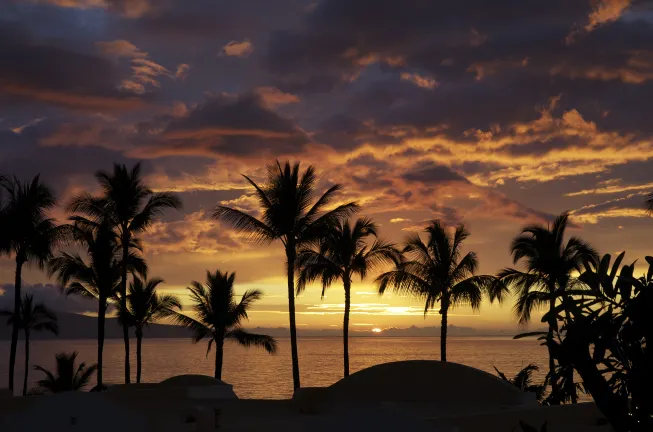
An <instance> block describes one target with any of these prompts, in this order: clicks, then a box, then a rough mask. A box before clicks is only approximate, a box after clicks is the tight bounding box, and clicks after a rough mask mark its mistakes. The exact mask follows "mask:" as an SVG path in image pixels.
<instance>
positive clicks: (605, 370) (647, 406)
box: [547, 253, 653, 432]
mask: <svg viewBox="0 0 653 432" xmlns="http://www.w3.org/2000/svg"><path fill="white" fill-rule="evenodd" d="M623 258H624V253H621V254H620V255H619V256H618V257H617V259H616V260H615V262H614V263H612V264H611V256H610V255H604V256H603V258H602V259H601V261H600V262H599V263H598V264H597V263H596V262H592V261H587V262H586V263H585V265H584V267H585V268H584V271H583V273H582V274H581V275H580V278H579V279H580V280H581V281H582V282H583V283H584V284H585V286H586V289H585V290H584V291H580V292H578V293H577V294H576V295H574V296H567V297H565V298H564V299H563V301H562V302H561V304H560V305H558V306H557V307H556V309H555V310H554V311H553V313H554V314H556V315H558V319H559V320H560V321H561V329H560V337H559V338H558V339H554V340H551V341H547V343H548V344H549V345H550V351H551V352H552V353H553V354H554V356H555V358H556V359H557V360H558V362H559V363H560V365H561V366H563V367H571V368H573V369H574V370H575V371H576V372H578V374H579V375H580V377H581V378H582V379H583V386H584V388H585V389H586V390H587V392H588V393H590V394H591V395H592V398H593V399H594V402H595V403H596V405H597V407H598V408H599V409H600V410H601V412H602V413H603V414H604V415H605V416H606V418H607V419H608V421H609V422H610V424H611V425H612V427H613V428H614V430H615V431H617V432H626V431H634V432H639V431H650V430H653V416H652V415H653V398H652V397H651V388H653V371H652V370H651V364H653V348H651V347H650V345H649V344H647V342H648V340H649V338H650V337H651V335H652V332H653V316H652V315H651V312H650V305H651V304H653V257H646V261H647V263H648V264H649V267H648V271H647V273H646V275H645V276H643V277H640V278H635V277H634V276H633V272H634V268H635V263H633V264H630V265H624V266H622V267H621V268H620V265H621V262H622V260H623ZM547 318H548V317H547Z"/></svg>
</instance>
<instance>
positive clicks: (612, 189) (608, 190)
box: [565, 183, 653, 197]
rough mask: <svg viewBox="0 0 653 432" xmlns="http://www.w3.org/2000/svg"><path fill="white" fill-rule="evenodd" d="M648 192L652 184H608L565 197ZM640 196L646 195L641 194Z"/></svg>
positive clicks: (652, 188) (570, 193)
mask: <svg viewBox="0 0 653 432" xmlns="http://www.w3.org/2000/svg"><path fill="white" fill-rule="evenodd" d="M639 190H644V191H650V190H653V183H646V184H639V185H619V184H610V185H607V186H604V187H600V188H593V189H583V190H580V191H577V192H568V193H566V194H565V196H569V197H573V196H580V195H604V194H616V193H620V192H631V191H639ZM641 194H646V192H642V193H641Z"/></svg>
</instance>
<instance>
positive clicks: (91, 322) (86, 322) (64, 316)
mask: <svg viewBox="0 0 653 432" xmlns="http://www.w3.org/2000/svg"><path fill="white" fill-rule="evenodd" d="M57 319H58V322H59V336H55V335H53V334H51V333H47V332H34V333H32V334H31V335H30V338H31V339H40V340H43V339H97V318H96V317H92V316H86V315H79V314H74V313H67V312H57ZM104 331H105V336H106V338H107V339H114V338H115V339H118V338H120V339H121V338H122V327H121V326H120V324H118V320H117V319H116V318H107V320H106V323H105V330H104ZM144 333H145V337H146V338H190V337H191V333H190V331H189V330H188V329H186V328H184V327H180V326H175V325H165V324H152V325H151V326H150V327H148V328H146V329H145V331H144ZM132 336H133V333H132ZM21 337H22V333H21ZM6 339H11V327H10V326H4V325H0V340H6Z"/></svg>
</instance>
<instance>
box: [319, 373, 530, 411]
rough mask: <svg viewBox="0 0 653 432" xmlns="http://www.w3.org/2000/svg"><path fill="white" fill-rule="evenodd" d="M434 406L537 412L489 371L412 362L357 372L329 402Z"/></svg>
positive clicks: (526, 397)
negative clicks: (521, 409)
mask: <svg viewBox="0 0 653 432" xmlns="http://www.w3.org/2000/svg"><path fill="white" fill-rule="evenodd" d="M351 402H357V403H361V402H362V403H368V404H376V403H382V404H388V403H390V404H395V405H397V404H399V405H401V404H405V403H410V404H411V405H412V406H430V407H433V409H434V410H437V411H441V412H447V413H452V414H453V413H461V412H483V411H492V410H500V409H506V408H517V407H522V408H527V407H537V406H538V404H537V401H536V400H535V397H534V396H533V395H532V394H529V393H525V392H523V391H521V390H519V389H518V388H516V387H514V386H512V385H510V384H508V383H506V382H504V381H503V380H501V379H499V378H497V377H495V376H494V375H491V374H489V373H487V372H484V371H481V370H478V369H475V368H472V367H469V366H464V365H461V364H457V363H444V362H439V361H428V360H412V361H401V362H394V363H385V364H380V365H376V366H372V367H370V368H367V369H363V370H361V371H358V372H356V373H354V374H352V375H350V376H349V377H347V378H343V379H342V380H340V381H338V382H337V383H335V384H333V385H332V386H331V387H329V388H328V389H327V391H326V395H325V403H326V404H328V405H331V406H333V405H338V406H345V405H347V404H348V403H351Z"/></svg>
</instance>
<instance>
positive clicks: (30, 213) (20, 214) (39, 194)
mask: <svg viewBox="0 0 653 432" xmlns="http://www.w3.org/2000/svg"><path fill="white" fill-rule="evenodd" d="M0 187H2V189H4V191H5V192H6V195H5V196H3V198H4V203H3V208H2V211H1V212H0V223H1V224H2V228H3V235H2V236H1V238H0V251H2V252H3V253H7V254H10V255H11V254H13V255H14V257H15V260H16V275H15V276H16V278H15V282H14V311H17V310H19V309H20V301H21V298H22V296H21V280H22V272H23V266H24V265H25V264H30V263H34V264H36V265H37V266H38V267H39V268H41V269H42V268H43V267H44V266H45V264H46V263H47V262H48V260H49V259H50V258H51V257H52V254H53V251H54V249H55V248H56V247H57V245H58V242H59V241H60V240H61V231H60V230H59V228H58V227H57V225H56V223H55V220H54V219H51V218H49V217H47V213H48V211H49V210H50V209H52V208H53V207H54V206H55V205H56V203H57V200H56V198H55V196H54V194H53V192H52V190H51V189H50V188H49V187H48V186H47V185H45V184H43V183H42V182H41V180H40V178H39V176H36V177H34V178H33V179H32V181H26V182H21V181H20V180H18V179H16V178H13V179H6V178H3V179H1V180H0ZM3 195H4V194H3ZM18 329H19V323H18V321H14V323H13V326H12V332H11V349H10V352H9V389H10V390H12V391H13V389H14V369H15V366H16V349H17V346H18Z"/></svg>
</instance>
